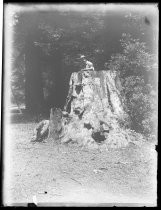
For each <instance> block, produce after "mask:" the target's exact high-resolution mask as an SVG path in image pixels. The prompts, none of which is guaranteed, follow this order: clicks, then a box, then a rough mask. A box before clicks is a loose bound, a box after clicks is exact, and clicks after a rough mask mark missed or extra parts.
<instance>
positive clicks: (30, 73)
mask: <svg viewBox="0 0 161 210" xmlns="http://www.w3.org/2000/svg"><path fill="white" fill-rule="evenodd" d="M27 45H28V46H27V47H26V54H25V69H26V72H25V74H26V75H25V79H26V81H25V102H26V109H27V110H28V111H29V112H33V113H35V112H36V113H39V112H41V111H42V107H43V104H44V95H43V84H42V69H41V66H42V65H41V57H40V56H39V54H40V51H39V50H38V49H36V47H35V46H33V43H31V42H27Z"/></svg>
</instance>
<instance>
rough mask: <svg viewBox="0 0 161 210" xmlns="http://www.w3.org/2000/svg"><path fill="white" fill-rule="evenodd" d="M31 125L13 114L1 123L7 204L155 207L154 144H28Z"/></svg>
mask: <svg viewBox="0 0 161 210" xmlns="http://www.w3.org/2000/svg"><path fill="white" fill-rule="evenodd" d="M35 125H36V124H35V123H34V122H32V121H31V122H29V120H27V119H26V120H24V119H23V118H22V120H20V119H19V118H17V120H13V121H12V123H10V124H7V125H6V127H5V129H6V131H7V133H8V135H7V136H8V137H7V138H6V139H5V142H4V148H5V149H4V153H5V165H4V169H5V170H4V171H5V178H4V186H5V187H4V199H5V203H6V205H14V206H18V205H26V204H27V203H33V202H35V203H36V204H37V205H38V206H39V205H40V206H42V205H46V206H48V205H63V206H65V205H66V206H67V205H69V206H71V205H73V206H81V205H82V206H90V205H98V206H101V205H102V206H103V205H104V206H111V205H112V206H113V205H116V206H119V205H120V206H121V205H123V206H126V205H132V206H144V205H145V206H155V205H156V199H157V195H156V193H157V180H156V174H157V153H156V151H155V145H154V144H153V143H146V144H145V145H143V146H142V147H138V146H136V145H134V144H130V145H129V146H128V147H126V148H122V149H109V150H108V151H104V152H100V151H98V150H97V151H93V150H87V149H81V148H79V147H78V146H77V145H75V144H68V145H61V144H58V143H55V142H53V141H52V140H49V141H47V143H31V142H30V140H31V137H32V135H33V129H34V127H35ZM9 137H10V138H9ZM6 163H7V164H6Z"/></svg>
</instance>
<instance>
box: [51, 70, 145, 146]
mask: <svg viewBox="0 0 161 210" xmlns="http://www.w3.org/2000/svg"><path fill="white" fill-rule="evenodd" d="M128 120H129V118H128V115H127V113H126V111H125V104H124V99H123V96H122V95H121V82H120V80H119V77H118V75H117V72H113V71H79V72H74V73H72V75H71V78H70V82H69V92H68V96H67V99H66V103H65V106H64V110H63V111H61V109H52V110H51V114H50V126H49V137H50V138H52V139H54V140H57V139H60V141H61V142H62V143H68V142H71V141H72V142H75V143H78V144H79V145H81V146H84V147H87V148H90V149H97V148H102V149H106V150H107V149H108V148H110V147H111V148H119V147H125V146H127V145H128V143H129V142H131V141H133V142H134V141H135V140H136V139H137V140H139V139H142V136H141V135H138V134H137V135H136V133H135V132H133V131H131V130H130V129H129V128H126V127H125V126H124V122H125V124H126V125H127V124H128V123H127V121H128ZM134 136H136V138H134ZM137 140H136V141H137ZM137 142H138V141H137Z"/></svg>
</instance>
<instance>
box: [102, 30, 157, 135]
mask: <svg viewBox="0 0 161 210" xmlns="http://www.w3.org/2000/svg"><path fill="white" fill-rule="evenodd" d="M120 41H121V45H122V48H123V52H122V54H116V55H114V56H112V57H111V60H110V62H109V63H107V65H106V66H107V67H108V68H109V69H110V70H113V71H117V72H118V73H119V76H120V78H121V82H122V87H123V94H124V96H125V98H126V107H127V111H128V114H129V116H130V118H131V129H134V130H135V131H137V132H141V133H143V134H145V135H149V134H152V133H156V129H157V123H155V122H157V84H156V67H157V59H156V56H155V55H152V54H150V53H149V51H148V49H147V48H146V45H145V43H143V42H140V41H139V40H138V39H133V38H132V37H131V36H130V35H129V34H123V38H122V40H120Z"/></svg>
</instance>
